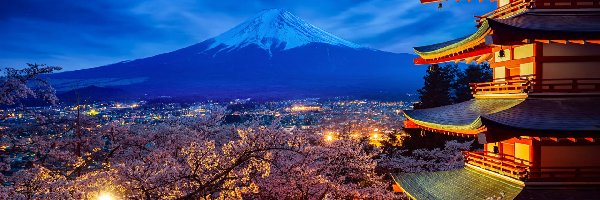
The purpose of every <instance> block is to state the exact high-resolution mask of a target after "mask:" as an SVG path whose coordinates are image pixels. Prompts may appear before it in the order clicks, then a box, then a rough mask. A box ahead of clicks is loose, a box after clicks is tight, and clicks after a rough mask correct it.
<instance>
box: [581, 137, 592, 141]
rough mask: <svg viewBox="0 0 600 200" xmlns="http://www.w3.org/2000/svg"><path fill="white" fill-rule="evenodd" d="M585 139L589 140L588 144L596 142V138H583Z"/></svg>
mask: <svg viewBox="0 0 600 200" xmlns="http://www.w3.org/2000/svg"><path fill="white" fill-rule="evenodd" d="M583 139H585V140H587V141H588V142H594V141H595V140H594V138H590V137H587V138H583Z"/></svg>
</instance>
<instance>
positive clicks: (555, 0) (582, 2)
mask: <svg viewBox="0 0 600 200" xmlns="http://www.w3.org/2000/svg"><path fill="white" fill-rule="evenodd" d="M534 8H537V9H573V8H600V0H534Z"/></svg>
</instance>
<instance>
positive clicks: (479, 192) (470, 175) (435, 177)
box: [393, 167, 523, 199]
mask: <svg viewBox="0 0 600 200" xmlns="http://www.w3.org/2000/svg"><path fill="white" fill-rule="evenodd" d="M393 177H394V181H395V182H396V183H397V184H399V185H400V186H401V187H402V189H404V191H406V192H407V193H408V195H410V196H411V197H412V198H413V199H487V198H490V197H494V196H495V197H502V199H514V198H515V197H516V196H517V195H518V194H519V193H520V192H521V191H522V190H523V186H522V185H521V184H518V183H516V182H513V181H509V180H506V179H504V178H500V177H498V176H493V175H490V174H488V173H484V172H481V171H479V170H476V169H473V168H471V167H465V168H461V169H458V170H450V171H436V172H418V173H399V174H395V175H394V176H393Z"/></svg>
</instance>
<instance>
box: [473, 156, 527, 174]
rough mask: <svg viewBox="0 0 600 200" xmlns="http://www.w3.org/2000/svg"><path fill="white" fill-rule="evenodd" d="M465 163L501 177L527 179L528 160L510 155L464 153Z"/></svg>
mask: <svg viewBox="0 0 600 200" xmlns="http://www.w3.org/2000/svg"><path fill="white" fill-rule="evenodd" d="M463 154H464V156H465V162H466V163H468V164H471V165H474V166H477V167H479V168H482V169H486V170H489V171H492V172H496V173H498V174H501V175H505V176H508V177H512V178H514V179H518V180H523V179H525V178H527V168H528V167H529V166H528V165H527V164H525V163H528V162H527V161H526V160H522V159H519V158H515V157H512V156H509V155H500V154H491V153H487V152H471V151H465V152H463Z"/></svg>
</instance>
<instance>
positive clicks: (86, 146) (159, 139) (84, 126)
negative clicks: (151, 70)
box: [0, 110, 399, 199]
mask: <svg viewBox="0 0 600 200" xmlns="http://www.w3.org/2000/svg"><path fill="white" fill-rule="evenodd" d="M212 113H213V114H212V115H210V116H207V117H203V118H196V119H193V120H191V119H188V120H186V119H180V120H175V121H168V122H166V123H163V124H159V125H152V126H147V125H118V124H107V125H104V126H98V125H96V124H97V123H96V122H95V121H94V119H92V118H90V117H87V116H85V115H76V114H72V115H67V117H62V118H57V119H54V118H52V117H45V119H44V120H39V123H38V124H36V125H33V126H27V127H21V128H19V129H16V128H14V129H13V128H11V129H8V130H4V131H3V132H4V134H3V137H2V139H1V140H0V142H2V146H4V147H6V148H5V149H4V151H2V154H1V155H0V158H1V159H2V160H3V162H2V163H1V166H2V167H3V168H2V171H3V174H4V175H3V176H1V177H0V180H1V181H2V182H3V183H5V184H4V186H1V187H0V198H3V199H6V198H8V197H10V198H16V199H86V198H96V197H97V196H98V195H100V194H101V193H105V192H109V193H111V194H114V195H116V196H119V197H123V198H133V199H141V198H144V199H239V198H244V197H245V198H259V199H263V198H274V199H323V198H335V199H352V198H369V199H371V198H378V199H393V198H398V197H399V196H398V195H397V194H394V193H393V192H392V191H390V190H388V189H387V187H386V186H389V184H390V182H389V181H384V180H383V179H382V178H381V177H379V176H377V175H375V173H374V168H375V165H376V163H375V161H374V160H373V159H372V157H373V156H374V155H375V154H376V153H377V152H376V151H374V150H372V149H370V148H366V146H367V144H366V143H358V144H357V143H356V142H355V141H349V140H338V141H333V142H331V143H325V142H323V139H322V136H320V135H318V134H315V133H311V132H292V133H288V132H285V131H283V129H282V128H281V127H280V126H279V125H278V124H277V122H275V123H273V124H271V125H261V124H259V123H258V122H255V121H253V122H247V123H242V124H227V123H223V121H222V119H223V111H222V110H215V111H213V112H212ZM42 121H43V122H42ZM23 133H27V134H23ZM23 155H27V156H23Z"/></svg>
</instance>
